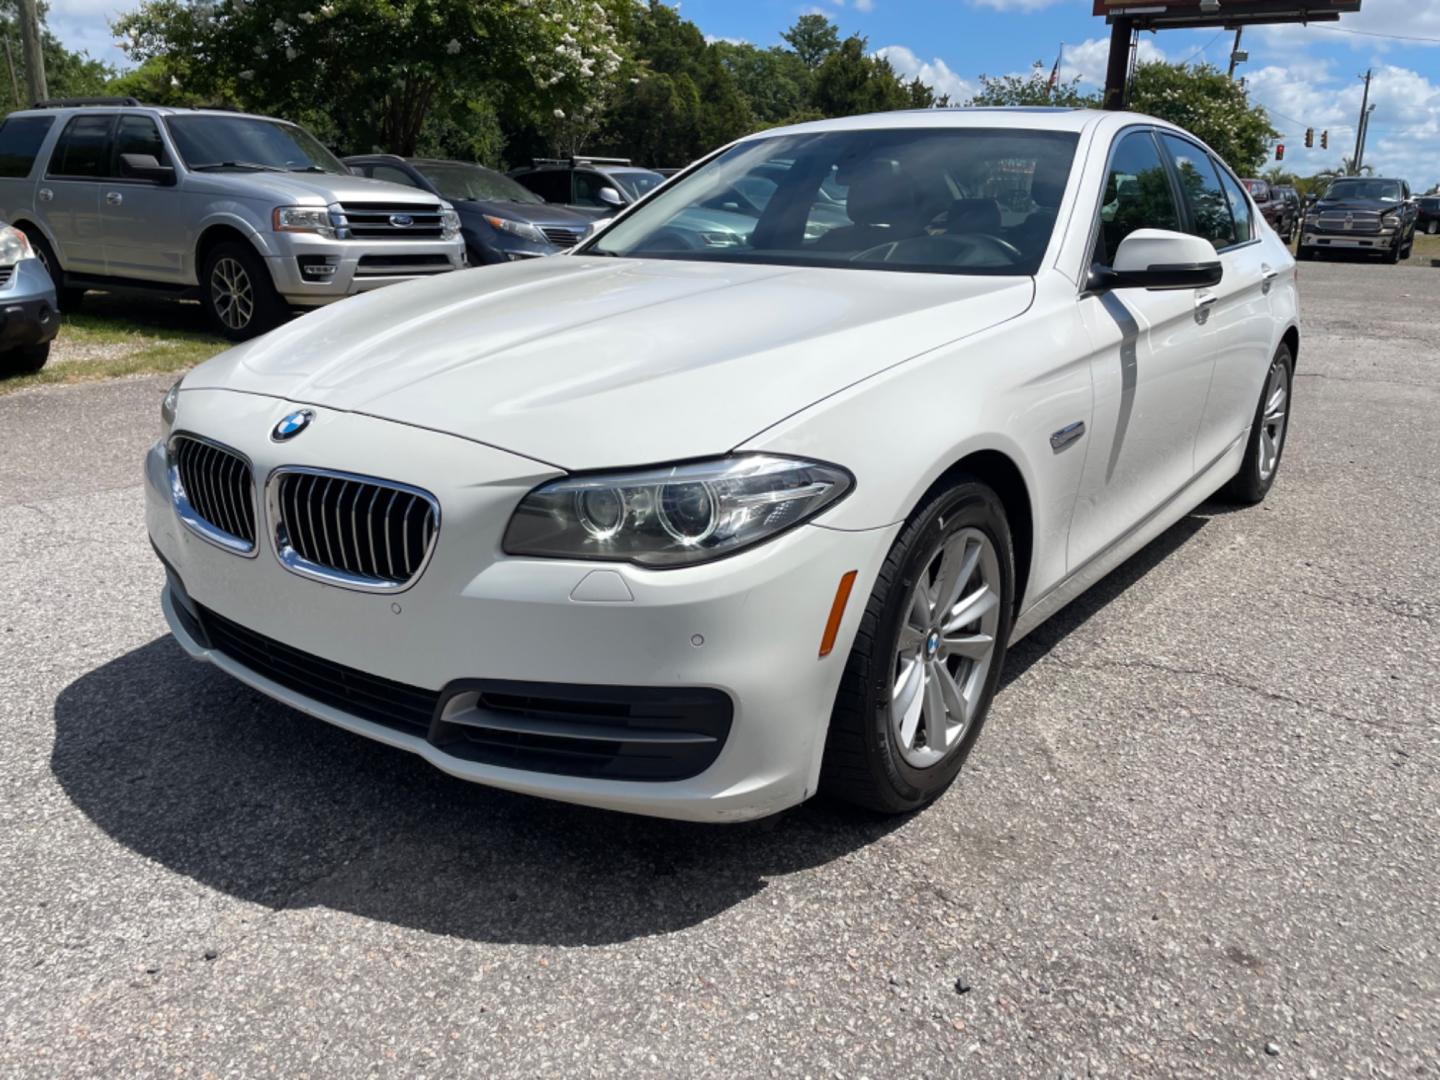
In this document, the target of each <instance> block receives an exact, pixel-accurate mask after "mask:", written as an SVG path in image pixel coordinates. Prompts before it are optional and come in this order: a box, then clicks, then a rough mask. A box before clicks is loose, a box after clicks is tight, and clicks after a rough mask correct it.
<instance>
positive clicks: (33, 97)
mask: <svg viewBox="0 0 1440 1080" xmlns="http://www.w3.org/2000/svg"><path fill="white" fill-rule="evenodd" d="M17 13H18V14H19V16H20V55H21V58H22V59H23V60H24V61H25V86H26V89H27V90H29V92H30V100H29V101H26V102H22V103H21V105H22V107H25V106H29V105H31V104H33V103H34V102H37V101H44V100H45V99H46V98H47V97H49V96H50V94H49V92H48V91H46V89H45V54H44V53H42V52H41V51H40V14H39V12H38V11H37V10H36V5H35V0H20V4H19V10H18V12H17Z"/></svg>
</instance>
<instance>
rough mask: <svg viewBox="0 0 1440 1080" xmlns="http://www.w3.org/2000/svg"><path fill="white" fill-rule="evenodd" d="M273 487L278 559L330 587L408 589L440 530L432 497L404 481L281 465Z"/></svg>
mask: <svg viewBox="0 0 1440 1080" xmlns="http://www.w3.org/2000/svg"><path fill="white" fill-rule="evenodd" d="M269 490H270V514H271V519H272V523H273V525H274V528H275V548H276V552H277V553H278V555H279V556H280V561H281V562H282V563H283V564H284V565H285V567H286V568H287V569H289V570H293V571H294V572H296V573H297V574H304V575H307V576H309V577H317V578H320V579H321V580H323V581H327V582H329V583H331V584H333V585H345V586H349V587H351V588H357V589H370V590H375V591H389V590H396V589H403V588H406V587H408V586H409V585H411V584H412V583H413V582H414V581H415V579H416V578H418V577H419V576H420V572H421V571H422V570H423V569H424V568H425V563H426V562H427V561H428V560H429V558H430V552H431V551H432V550H433V549H434V547H435V538H436V536H437V534H438V533H439V531H440V506H439V504H438V503H437V502H436V501H435V498H434V496H432V495H430V494H428V493H427V492H424V491H421V490H420V489H419V488H412V487H407V486H406V485H404V484H395V483H392V482H390V481H387V480H374V479H371V478H370V477H365V476H353V475H350V474H348V473H333V472H326V471H324V470H321V469H282V470H280V471H279V472H278V473H277V474H276V475H275V476H274V477H273V478H272V479H271V481H270V485H269Z"/></svg>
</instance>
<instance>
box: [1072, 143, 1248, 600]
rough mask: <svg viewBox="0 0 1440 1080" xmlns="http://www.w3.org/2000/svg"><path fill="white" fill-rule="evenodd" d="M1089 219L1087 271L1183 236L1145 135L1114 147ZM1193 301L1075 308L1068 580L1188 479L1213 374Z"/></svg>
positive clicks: (1167, 298)
mask: <svg viewBox="0 0 1440 1080" xmlns="http://www.w3.org/2000/svg"><path fill="white" fill-rule="evenodd" d="M1227 216H1228V211H1227ZM1099 219H1100V220H1099V221H1098V222H1097V223H1096V244H1095V252H1094V261H1095V262H1096V263H1097V264H1099V265H1102V266H1110V265H1112V264H1113V261H1114V258H1115V252H1116V250H1117V249H1118V248H1119V246H1120V242H1121V241H1122V240H1124V238H1125V237H1126V236H1128V235H1129V234H1130V233H1132V232H1135V231H1136V230H1139V229H1166V230H1169V231H1172V232H1174V231H1177V230H1180V229H1182V228H1183V227H1184V224H1185V213H1184V206H1183V203H1182V200H1181V198H1180V195H1179V192H1178V191H1177V190H1176V187H1175V183H1174V180H1173V177H1172V173H1171V170H1170V168H1169V166H1168V164H1167V163H1166V161H1165V159H1164V156H1163V154H1162V152H1161V149H1160V146H1159V144H1158V143H1157V142H1156V139H1155V135H1154V133H1153V132H1151V131H1150V130H1149V129H1143V128H1142V129H1133V128H1132V129H1129V130H1127V131H1125V132H1122V133H1121V135H1120V136H1119V138H1118V139H1117V140H1116V142H1115V144H1114V146H1113V148H1112V150H1111V156H1110V162H1109V165H1108V166H1107V176H1106V180H1105V187H1104V190H1103V193H1102V195H1101V205H1100V208H1099ZM1203 300H1204V297H1203V296H1202V294H1201V293H1200V291H1199V290H1196V289H1181V290H1173V291H1163V292H1150V291H1148V290H1145V289H1117V290H1114V291H1111V292H1105V293H1100V294H1098V295H1097V294H1092V293H1087V294H1085V295H1084V296H1082V297H1081V298H1080V301H1079V303H1080V315H1081V318H1082V320H1083V321H1084V323H1085V327H1086V330H1087V331H1088V333H1089V336H1090V338H1091V343H1092V348H1093V352H1092V355H1091V362H1090V369H1091V381H1092V383H1093V384H1094V387H1095V409H1094V414H1093V416H1092V422H1091V426H1090V430H1089V431H1088V432H1084V434H1085V439H1084V445H1085V447H1086V450H1085V468H1084V472H1083V474H1082V476H1081V482H1080V489H1079V491H1078V493H1077V498H1076V500H1075V511H1074V514H1073V516H1072V519H1071V525H1070V543H1069V547H1068V551H1067V558H1068V565H1069V568H1070V570H1071V571H1072V572H1073V571H1075V570H1077V569H1079V568H1080V567H1081V566H1083V565H1084V564H1085V563H1087V562H1089V561H1090V560H1091V559H1092V558H1094V557H1095V556H1096V555H1098V554H1099V553H1100V552H1102V551H1103V550H1104V549H1106V548H1107V547H1109V546H1111V545H1112V544H1114V543H1116V542H1117V541H1119V540H1121V539H1123V538H1124V536H1125V535H1126V534H1127V533H1129V532H1131V531H1132V530H1134V529H1135V528H1136V527H1137V526H1139V525H1140V524H1142V523H1143V522H1144V521H1145V520H1146V519H1147V518H1148V517H1150V516H1151V515H1152V514H1154V513H1155V512H1156V511H1157V510H1159V509H1160V508H1161V507H1163V506H1164V505H1165V503H1166V502H1168V501H1169V500H1170V499H1171V498H1172V497H1173V496H1174V495H1175V494H1177V493H1178V492H1179V491H1180V490H1181V489H1183V488H1184V487H1185V485H1186V484H1188V483H1189V482H1190V480H1191V479H1192V478H1193V476H1194V474H1195V458H1194V449H1195V433H1196V431H1197V430H1198V428H1199V425H1200V417H1201V413H1202V412H1203V409H1204V405H1205V394H1206V391H1207V390H1208V388H1209V386H1210V375H1211V371H1212V370H1213V368H1214V360H1213V358H1212V344H1211V341H1210V334H1211V330H1210V328H1209V326H1208V325H1207V323H1208V317H1207V313H1206V307H1205V304H1204V303H1203ZM1082 431H1083V429H1082ZM1064 434H1065V433H1060V432H1057V433H1056V435H1057V436H1060V437H1064ZM1061 449H1063V444H1062V445H1060V446H1057V450H1056V452H1057V453H1058V452H1060V450H1061Z"/></svg>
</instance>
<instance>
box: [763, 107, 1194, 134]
mask: <svg viewBox="0 0 1440 1080" xmlns="http://www.w3.org/2000/svg"><path fill="white" fill-rule="evenodd" d="M1106 120H1119V121H1120V126H1124V124H1127V123H1130V124H1152V125H1156V126H1159V127H1165V128H1175V125H1173V124H1170V123H1168V122H1166V121H1164V120H1159V119H1157V118H1155V117H1153V116H1146V115H1144V114H1143V113H1132V112H1107V111H1102V110H1100V109H1069V108H1049V107H1039V106H995V107H991V106H980V107H973V106H960V107H953V108H950V107H947V108H943V109H902V110H898V111H895V112H884V113H868V114H862V115H860V116H841V117H836V118H834V119H831V120H812V121H809V122H807V123H803V124H792V125H790V126H788V127H778V128H770V129H768V130H766V131H758V132H756V133H755V134H753V135H749V136H747V137H746V140H745V141H748V140H749V139H763V138H768V137H770V136H774V135H791V134H806V135H810V134H815V133H818V132H824V131H865V130H885V129H892V128H928V129H931V130H933V129H935V128H950V127H953V128H1009V129H1012V130H1014V129H1019V130H1024V131H1073V132H1076V133H1079V132H1082V131H1085V130H1087V129H1089V128H1091V127H1094V126H1096V125H1098V124H1100V123H1103V122H1105V121H1106ZM1175 130H1180V129H1178V128H1175Z"/></svg>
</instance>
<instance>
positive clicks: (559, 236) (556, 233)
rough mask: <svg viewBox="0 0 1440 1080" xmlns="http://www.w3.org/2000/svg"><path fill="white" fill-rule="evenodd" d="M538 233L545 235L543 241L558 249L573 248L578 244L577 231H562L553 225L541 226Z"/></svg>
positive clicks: (579, 234) (578, 233) (578, 232)
mask: <svg viewBox="0 0 1440 1080" xmlns="http://www.w3.org/2000/svg"><path fill="white" fill-rule="evenodd" d="M540 231H541V232H542V233H544V234H545V239H546V240H549V241H550V243H552V244H556V245H558V246H559V247H573V246H574V245H576V244H578V243H579V242H580V236H581V233H580V230H579V229H562V228H559V227H558V226H554V225H542V226H541V227H540Z"/></svg>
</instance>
